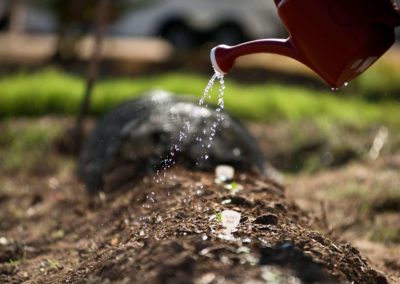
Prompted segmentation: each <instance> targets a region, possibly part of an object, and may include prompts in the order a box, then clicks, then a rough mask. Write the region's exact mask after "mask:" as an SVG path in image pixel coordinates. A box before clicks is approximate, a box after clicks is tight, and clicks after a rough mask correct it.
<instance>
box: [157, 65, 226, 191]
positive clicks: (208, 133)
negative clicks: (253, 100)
mask: <svg viewBox="0 0 400 284" xmlns="http://www.w3.org/2000/svg"><path fill="white" fill-rule="evenodd" d="M216 82H218V83H219V88H218V98H217V107H216V109H215V111H216V112H217V115H216V120H215V121H213V123H212V126H211V128H210V129H203V130H202V133H203V134H204V135H203V136H202V137H203V138H202V137H199V136H198V137H195V141H196V142H197V143H201V147H202V149H204V151H203V153H202V154H201V155H200V157H198V159H203V160H208V159H209V154H208V151H209V149H210V148H211V147H212V143H213V139H214V137H215V134H216V132H217V128H218V125H219V124H220V123H221V121H222V120H223V119H224V117H223V115H222V113H221V112H222V111H223V109H224V107H225V102H224V91H225V82H224V75H223V74H220V73H218V72H216V71H215V73H214V75H213V76H212V77H211V79H210V81H209V82H208V83H207V86H206V88H205V89H204V92H203V95H202V96H201V98H200V99H199V102H198V105H199V107H198V108H197V109H196V111H195V113H194V114H193V115H195V116H197V115H199V112H200V111H201V109H202V108H203V107H205V108H208V103H207V101H209V100H210V99H211V98H212V94H213V89H214V85H215V83H216ZM205 125H206V124H205ZM190 128H191V124H190V121H189V120H187V121H185V122H184V126H183V127H182V129H181V130H180V131H179V141H178V142H177V143H175V144H174V145H172V147H171V149H170V152H169V154H167V155H166V156H164V157H161V162H160V168H161V169H160V170H157V171H156V174H155V176H154V180H155V181H156V182H157V183H160V182H162V180H163V179H164V178H165V177H166V171H167V170H168V169H170V168H171V167H172V166H174V165H175V164H176V156H177V153H179V152H181V151H183V149H182V148H183V145H184V142H185V140H186V139H190V138H192V137H190ZM196 164H198V161H196Z"/></svg>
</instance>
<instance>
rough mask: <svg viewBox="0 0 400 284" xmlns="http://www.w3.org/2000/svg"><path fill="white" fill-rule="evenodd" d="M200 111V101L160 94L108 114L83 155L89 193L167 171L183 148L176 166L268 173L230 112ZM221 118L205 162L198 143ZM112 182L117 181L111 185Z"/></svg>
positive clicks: (82, 169) (81, 167) (81, 166)
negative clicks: (167, 159)
mask: <svg viewBox="0 0 400 284" xmlns="http://www.w3.org/2000/svg"><path fill="white" fill-rule="evenodd" d="M198 108H199V106H198V104H197V103H196V102H193V101H191V100H188V99H185V98H182V97H179V96H174V95H171V94H169V93H165V92H160V91H158V92H154V93H150V94H147V96H143V97H141V98H138V99H136V100H132V101H128V102H125V103H123V104H122V105H121V106H119V107H117V108H115V109H113V110H111V111H110V112H109V113H107V114H106V115H105V116H104V118H102V119H101V120H100V121H99V122H98V123H97V125H96V127H95V129H94V130H93V132H92V133H91V134H90V135H89V137H88V138H87V140H86V141H85V143H84V146H83V148H82V151H81V153H80V159H79V163H78V174H79V177H80V178H81V180H82V181H83V182H84V183H85V184H86V186H87V189H88V190H89V192H92V193H96V192H98V191H99V190H102V189H106V190H110V189H113V188H115V187H117V188H118V187H121V186H122V185H124V184H125V185H126V184H127V181H132V180H135V178H138V177H140V176H141V175H142V174H145V173H151V172H153V171H154V170H156V169H158V168H160V167H161V168H162V167H163V163H162V160H163V159H162V158H161V157H167V156H168V155H169V154H170V153H171V149H172V148H173V147H174V145H178V144H181V145H180V146H179V147H181V149H182V150H181V151H180V152H177V153H176V155H175V156H174V158H175V161H176V164H179V165H181V166H184V167H186V168H189V169H192V170H201V171H213V170H214V168H215V167H216V166H217V165H220V164H227V165H231V166H233V167H234V168H235V169H237V170H238V171H246V172H258V173H264V159H263V154H262V152H261V150H260V148H259V146H258V144H257V142H256V140H255V139H254V138H253V136H252V135H251V134H250V133H249V132H248V131H247V129H246V128H245V127H244V126H243V125H242V124H241V123H240V122H239V121H238V120H236V119H235V118H233V117H232V116H231V115H229V114H227V113H225V112H221V113H217V112H216V111H215V110H212V109H206V108H203V107H200V109H202V111H200V112H199V109H198ZM196 113H197V114H196ZM218 115H221V116H222V117H223V118H224V120H223V121H222V122H221V123H220V125H219V126H218V131H217V132H216V133H215V137H214V139H213V144H212V147H211V148H210V149H208V150H207V153H208V155H209V158H208V159H207V160H204V159H200V156H201V155H202V154H203V153H204V151H205V148H203V146H202V143H200V142H197V141H198V140H197V139H196V138H201V140H202V141H208V136H207V134H204V133H203V130H204V129H208V130H209V129H210V128H211V126H212V125H213V123H214V122H215V121H216V119H217V116H218ZM188 122H189V123H190V132H188V133H187V135H188V136H187V138H186V139H185V140H184V141H183V142H182V143H180V142H179V141H180V135H181V134H180V133H181V130H182V129H184V126H185V125H186V124H187V123H188ZM206 144H207V143H206ZM115 177H117V178H115ZM110 180H113V182H112V185H111V186H108V184H110V183H109V182H107V181H110ZM111 187H112V188H111Z"/></svg>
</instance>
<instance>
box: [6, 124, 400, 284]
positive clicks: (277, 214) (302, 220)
mask: <svg viewBox="0 0 400 284" xmlns="http://www.w3.org/2000/svg"><path fill="white" fill-rule="evenodd" d="M67 124H69V123H68V120H62V119H55V118H44V119H38V120H37V121H35V120H32V121H30V120H28V121H27V120H15V121H12V125H13V127H14V128H15V129H17V130H18V131H21V132H18V133H22V131H23V130H24V129H29V128H33V127H34V126H35V125H36V127H37V125H41V127H43V128H45V129H47V128H49V127H52V126H54V125H61V126H62V127H63V128H65V129H66V128H67ZM266 127H267V126H266V125H260V126H257V125H253V126H252V127H250V129H251V131H252V133H253V134H254V135H255V136H256V137H257V139H259V142H260V144H261V145H262V146H263V150H264V151H265V149H264V146H265V147H267V146H268V147H271V145H272V146H274V145H275V146H276V145H277V144H276V143H274V142H273V141H285V140H286V139H285V138H284V137H283V136H281V139H278V138H279V135H280V134H279V133H280V132H284V133H286V132H287V135H288V136H291V135H290V132H288V131H281V130H282V129H283V128H282V127H281V126H279V127H278V129H277V130H279V131H272V130H273V129H269V131H268V134H269V137H270V138H271V141H272V142H269V143H264V144H265V145H264V144H263V141H268V140H265V137H263V135H264V134H265V133H264V132H262V131H260V129H266ZM3 130H4V131H5V130H6V128H4V129H3ZM4 131H3V133H4ZM278 134H279V135H278ZM285 135H286V134H285ZM274 137H275V138H274ZM274 139H275V140H274ZM29 145H30V144H29ZM275 146H274V147H275ZM1 147H2V148H1V150H2V151H3V152H2V153H5V151H6V150H7V149H11V148H9V145H8V144H5V145H2V146H1ZM55 148H56V147H40V149H39V150H34V149H33V148H32V146H29V147H28V148H27V150H24V151H23V152H22V153H19V154H18V151H20V149H19V148H18V149H19V150H18V149H14V148H13V151H15V155H17V154H18V155H21V154H23V155H25V159H22V160H20V161H19V163H20V164H19V166H18V167H17V168H15V165H14V164H13V165H14V166H13V167H10V164H7V163H6V161H5V159H4V157H6V156H5V155H3V156H0V283H296V284H297V283H392V284H395V283H398V282H396V281H398V280H397V279H398V276H399V274H398V273H397V272H398V271H399V267H400V266H399V265H400V263H399V261H398V253H397V252H398V251H399V246H398V244H397V243H396V239H395V238H389V237H390V236H391V234H389V233H391V232H392V231H391V230H389V231H388V232H389V233H388V232H386V231H382V228H380V227H379V226H382V225H383V224H387V228H385V227H383V229H385V230H387V229H390V228H395V227H396V226H395V225H396V224H398V223H399V222H398V217H399V215H398V200H399V198H398V195H397V192H398V184H399V175H398V168H399V166H400V156H399V155H390V156H387V157H386V158H382V159H381V160H380V162H369V163H367V162H365V161H360V162H354V163H353V164H350V165H347V166H343V167H342V168H340V169H336V170H332V169H328V170H326V171H321V172H319V173H314V174H312V175H307V174H302V175H299V176H295V177H292V178H291V179H290V182H289V184H290V186H289V187H288V188H287V189H286V190H285V188H284V187H283V186H281V185H279V184H278V183H276V182H275V181H273V180H269V179H266V178H264V177H260V176H257V175H252V174H248V173H242V174H238V175H237V176H236V178H235V182H237V183H238V184H240V185H241V186H243V190H241V191H238V192H237V193H236V194H234V193H233V192H232V191H230V190H228V189H225V188H224V186H223V185H221V184H216V183H215V182H214V179H215V177H214V175H213V174H212V173H206V172H195V171H187V170H184V169H180V168H173V169H170V170H169V171H168V172H167V173H166V177H165V178H164V179H163V182H162V183H157V182H155V179H154V177H153V176H152V175H145V176H144V177H141V178H140V180H136V181H134V182H132V183H130V184H125V186H124V188H120V189H119V190H116V191H112V192H110V193H106V194H104V193H101V194H98V195H96V196H91V195H88V194H87V193H86V191H85V188H84V187H83V186H82V185H81V184H79V183H78V181H77V178H76V175H75V170H76V159H75V158H74V157H65V156H62V155H60V154H59V153H58V152H57V151H56V149H55ZM270 151H272V150H271V149H270ZM283 152H284V151H283ZM7 157H9V156H7ZM15 162H18V159H17V160H16V161H14V163H15ZM6 165H8V166H6ZM354 185H357V187H356V188H353V187H354ZM347 187H348V188H347ZM379 188H381V189H380V190H379V191H377V190H378V189H379ZM356 189H357V191H356ZM366 192H367V194H366ZM288 196H289V197H288ZM376 197H379V198H376ZM296 204H299V205H300V206H301V207H302V208H303V209H301V208H300V207H298V206H297V205H296ZM366 206H368V207H366ZM225 209H233V210H235V211H238V212H240V213H241V214H242V219H241V222H240V225H239V227H238V230H237V231H236V232H235V233H234V236H235V238H236V239H235V240H234V241H228V240H225V239H223V238H221V234H222V231H223V228H222V226H221V223H220V221H219V220H218V217H217V216H218V213H219V212H221V211H223V210H225ZM309 212H313V213H309ZM317 216H318V217H317ZM378 229H380V231H378ZM322 232H325V234H324V233H322ZM378 233H380V234H382V235H383V236H384V238H381V239H383V240H385V242H386V239H389V240H391V242H392V243H388V244H386V243H383V242H382V241H381V240H379V238H378V237H379V236H380V235H379V234H378ZM371 236H372V237H374V238H375V239H378V240H379V241H373V240H372V239H371V238H370V237H371ZM388 236H389V237H388ZM395 236H396V235H395ZM397 236H398V235H397ZM349 240H351V241H352V243H350V242H349ZM353 244H354V245H355V246H356V247H357V248H359V249H360V251H361V253H360V252H359V251H358V249H356V248H355V247H354V245H353ZM367 257H368V258H367ZM375 268H378V269H379V270H380V271H382V272H378V271H377V270H376V269H375ZM396 271H397V272H396Z"/></svg>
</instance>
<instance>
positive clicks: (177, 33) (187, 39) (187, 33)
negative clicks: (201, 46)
mask: <svg viewBox="0 0 400 284" xmlns="http://www.w3.org/2000/svg"><path fill="white" fill-rule="evenodd" d="M159 34H160V36H161V37H163V38H164V39H166V40H167V41H169V42H170V43H171V44H172V45H173V46H174V47H176V48H178V49H189V48H193V47H195V46H196V45H198V43H199V40H198V36H197V34H196V32H195V31H193V30H192V29H191V28H190V27H188V26H187V25H186V24H184V23H183V22H171V23H168V24H166V25H165V26H164V27H163V28H162V29H161V32H160V33H159Z"/></svg>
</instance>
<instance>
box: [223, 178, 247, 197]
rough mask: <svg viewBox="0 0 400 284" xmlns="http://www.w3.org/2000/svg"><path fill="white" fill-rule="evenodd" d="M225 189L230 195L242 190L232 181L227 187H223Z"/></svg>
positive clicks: (241, 187)
mask: <svg viewBox="0 0 400 284" xmlns="http://www.w3.org/2000/svg"><path fill="white" fill-rule="evenodd" d="M225 188H226V189H228V190H229V191H230V192H231V193H233V194H234V193H236V192H237V191H239V190H242V189H243V186H242V185H240V184H238V183H237V182H235V181H233V182H231V183H229V184H227V185H225Z"/></svg>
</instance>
